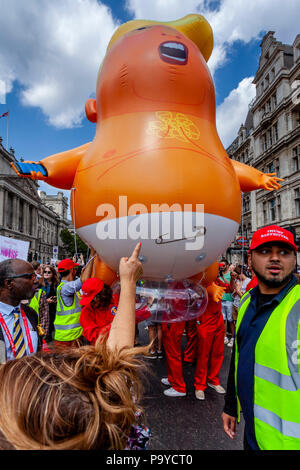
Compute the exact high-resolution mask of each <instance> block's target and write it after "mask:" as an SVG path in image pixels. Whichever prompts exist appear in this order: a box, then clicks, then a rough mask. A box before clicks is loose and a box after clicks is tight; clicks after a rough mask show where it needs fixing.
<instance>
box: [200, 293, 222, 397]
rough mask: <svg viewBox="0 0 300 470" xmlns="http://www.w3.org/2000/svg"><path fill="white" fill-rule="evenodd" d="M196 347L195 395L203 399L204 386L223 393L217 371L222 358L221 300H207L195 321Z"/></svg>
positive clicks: (218, 371)
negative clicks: (205, 306) (202, 311)
mask: <svg viewBox="0 0 300 470" xmlns="http://www.w3.org/2000/svg"><path fill="white" fill-rule="evenodd" d="M196 325H197V336H198V349H197V365H196V371H195V375H194V386H195V396H196V398H197V399H198V400H204V399H205V394H204V390H205V389H206V386H207V385H208V386H209V387H212V388H213V389H214V390H216V392H218V393H222V394H223V393H225V390H224V388H223V387H222V386H221V385H220V381H219V373H220V369H221V366H222V363H223V359H224V329H225V327H224V320H223V315H222V308H221V302H214V301H213V300H211V299H210V300H209V301H208V305H207V308H206V310H205V312H204V313H203V314H202V315H201V317H200V318H199V319H198V320H197V321H196Z"/></svg>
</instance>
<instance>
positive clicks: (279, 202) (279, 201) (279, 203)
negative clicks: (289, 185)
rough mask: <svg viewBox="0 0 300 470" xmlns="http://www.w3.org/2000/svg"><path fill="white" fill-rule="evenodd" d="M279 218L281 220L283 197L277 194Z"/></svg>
mask: <svg viewBox="0 0 300 470" xmlns="http://www.w3.org/2000/svg"><path fill="white" fill-rule="evenodd" d="M277 218H278V220H281V197H280V196H277Z"/></svg>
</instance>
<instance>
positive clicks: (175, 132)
mask: <svg viewBox="0 0 300 470" xmlns="http://www.w3.org/2000/svg"><path fill="white" fill-rule="evenodd" d="M212 44H213V42H212V33H211V28H210V26H209V25H208V23H207V22H206V21H205V20H204V18H203V17H201V16H200V15H189V16H188V17H185V18H183V19H182V20H179V21H178V22H170V23H168V24H160V23H157V22H129V23H127V24H125V25H123V26H121V27H120V29H119V30H117V32H116V34H115V35H114V36H113V38H112V40H111V42H110V44H109V46H108V51H107V55H106V57H105V59H104V62H103V65H102V67H101V71H100V73H99V76H98V82H97V93H96V97H97V99H96V100H89V101H88V104H87V107H86V110H87V116H88V118H89V119H90V120H91V121H93V122H97V132H96V137H95V139H94V141H93V145H92V146H91V149H90V150H89V154H88V156H87V157H86V159H85V161H84V163H82V166H81V167H80V169H79V171H78V173H77V176H76V180H75V185H77V186H78V187H80V190H81V192H82V194H83V200H84V201H85V203H84V204H82V205H81V213H80V214H79V213H77V214H76V222H77V224H78V223H79V222H78V221H79V219H80V225H79V226H78V225H77V227H76V228H77V229H78V230H77V231H78V233H79V235H80V236H81V238H82V239H83V240H85V241H87V243H88V244H90V245H92V246H93V247H94V248H95V249H96V250H97V252H98V253H99V254H100V257H101V259H102V260H103V261H104V263H106V264H107V265H108V266H109V267H110V268H111V269H112V270H114V271H117V270H118V265H119V259H120V257H122V256H126V253H130V251H132V249H133V247H134V246H135V244H136V242H137V241H139V240H140V241H142V243H143V245H142V246H143V248H142V251H141V261H142V263H143V269H144V276H145V278H148V279H168V278H173V279H183V278H187V277H191V276H194V275H196V274H197V273H199V272H202V271H203V270H205V269H206V268H207V267H208V266H210V265H211V264H212V263H213V262H214V261H215V260H216V259H217V258H218V256H219V255H220V254H222V253H223V252H224V251H225V250H226V248H227V247H228V246H229V244H230V242H231V241H232V239H233V238H234V236H235V234H236V232H237V230H238V227H239V222H240V211H241V202H240V186H239V183H238V179H237V177H236V174H235V172H234V169H233V167H232V165H231V163H230V161H229V158H228V156H227V154H226V151H225V149H224V147H223V146H222V144H221V142H220V140H219V137H218V135H217V130H216V126H215V95H214V88H213V82H212V79H211V76H210V73H209V70H208V68H207V65H206V61H207V60H208V58H209V56H210V53H211V50H212ZM80 178H81V179H80ZM77 200H79V193H78V198H77ZM87 201H88V203H87ZM75 205H76V198H75ZM99 208H100V209H99ZM102 209H103V210H102ZM78 210H79V209H78ZM110 211H111V212H110ZM109 212H110V213H109Z"/></svg>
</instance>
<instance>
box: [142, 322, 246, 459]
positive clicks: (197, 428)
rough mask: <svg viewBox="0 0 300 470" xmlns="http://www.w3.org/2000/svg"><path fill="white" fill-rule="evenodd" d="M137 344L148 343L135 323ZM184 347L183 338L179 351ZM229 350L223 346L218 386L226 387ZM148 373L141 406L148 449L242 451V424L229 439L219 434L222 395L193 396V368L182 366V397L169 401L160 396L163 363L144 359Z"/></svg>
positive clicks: (161, 394)
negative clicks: (184, 386)
mask: <svg viewBox="0 0 300 470" xmlns="http://www.w3.org/2000/svg"><path fill="white" fill-rule="evenodd" d="M139 342H140V343H141V344H147V343H148V335H147V330H145V323H144V322H142V323H140V324H139ZM185 344H186V336H183V341H182V349H184V347H185ZM231 351H232V349H231V348H229V347H227V346H225V357H224V361H223V364H222V368H221V372H220V383H221V385H223V386H224V388H226V383H227V374H228V370H229V363H230V356H231ZM145 362H146V364H147V365H148V367H149V371H150V373H148V374H147V378H146V382H145V391H144V398H143V406H144V409H145V414H146V423H147V425H148V426H149V427H150V429H151V433H152V438H151V440H150V444H149V447H148V449H149V450H242V449H243V422H242V420H241V423H240V424H239V425H238V427H237V436H236V438H235V440H231V439H230V438H229V437H228V436H227V435H226V434H225V433H224V431H223V424H222V419H221V413H222V411H223V405H224V395H220V394H218V393H217V392H215V391H214V390H213V389H212V388H210V387H207V389H206V390H205V400H203V401H201V400H197V399H196V398H195V395H194V386H193V375H194V371H195V366H190V367H189V366H183V376H184V379H185V381H186V384H187V395H186V396H185V397H176V398H173V397H172V398H170V397H167V396H165V395H164V394H163V391H164V390H165V388H166V387H165V386H164V385H163V384H162V383H161V381H160V379H161V378H162V377H166V376H167V368H166V360H165V358H164V359H145Z"/></svg>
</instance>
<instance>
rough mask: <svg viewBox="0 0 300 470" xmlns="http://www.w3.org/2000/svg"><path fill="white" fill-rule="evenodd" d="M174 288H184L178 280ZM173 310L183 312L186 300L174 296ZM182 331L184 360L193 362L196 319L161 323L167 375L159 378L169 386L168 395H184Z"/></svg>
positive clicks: (195, 351) (166, 393) (195, 341)
mask: <svg viewBox="0 0 300 470" xmlns="http://www.w3.org/2000/svg"><path fill="white" fill-rule="evenodd" d="M173 288H174V290H177V289H184V288H185V286H184V284H183V283H182V282H181V281H178V282H176V283H175V285H174V286H173ZM171 305H172V308H173V311H176V312H177V313H184V311H185V310H186V309H187V305H188V301H187V299H185V298H181V299H180V298H174V299H173V300H172V301H171ZM184 331H186V335H187V345H186V348H185V352H184V362H185V363H186V364H191V365H192V364H193V362H194V361H195V358H196V355H197V329H196V320H189V321H179V322H170V323H166V322H164V323H162V336H163V345H164V350H165V356H166V363H167V372H168V377H163V378H162V379H161V381H162V383H163V384H164V385H167V386H168V387H169V388H168V389H166V390H164V394H165V395H166V396H169V397H182V396H185V395H186V384H185V381H184V379H183V373H182V359H181V343H182V336H183V333H184Z"/></svg>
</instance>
